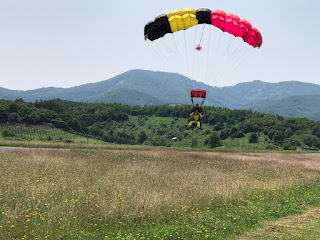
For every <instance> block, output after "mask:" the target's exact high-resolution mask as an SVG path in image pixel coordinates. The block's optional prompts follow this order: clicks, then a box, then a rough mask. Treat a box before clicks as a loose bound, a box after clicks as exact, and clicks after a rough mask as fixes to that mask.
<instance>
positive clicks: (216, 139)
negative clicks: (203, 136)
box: [209, 131, 222, 148]
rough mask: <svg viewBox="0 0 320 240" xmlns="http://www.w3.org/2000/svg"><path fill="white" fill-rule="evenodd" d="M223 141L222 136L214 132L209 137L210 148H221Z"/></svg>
mask: <svg viewBox="0 0 320 240" xmlns="http://www.w3.org/2000/svg"><path fill="white" fill-rule="evenodd" d="M221 145H222V144H221V139H220V136H219V134H218V133H217V132H215V131H214V132H212V133H211V134H210V136H209V146H210V147H211V148H216V147H219V146H221Z"/></svg>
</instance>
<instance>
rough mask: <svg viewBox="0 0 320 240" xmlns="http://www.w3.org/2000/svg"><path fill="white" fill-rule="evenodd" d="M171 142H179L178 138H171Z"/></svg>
mask: <svg viewBox="0 0 320 240" xmlns="http://www.w3.org/2000/svg"><path fill="white" fill-rule="evenodd" d="M171 141H172V142H179V138H177V137H173V138H171Z"/></svg>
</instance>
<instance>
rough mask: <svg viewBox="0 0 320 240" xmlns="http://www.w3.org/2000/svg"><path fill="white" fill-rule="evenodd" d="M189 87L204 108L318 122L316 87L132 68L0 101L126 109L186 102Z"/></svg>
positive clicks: (7, 94) (4, 93)
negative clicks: (202, 93) (202, 98)
mask: <svg viewBox="0 0 320 240" xmlns="http://www.w3.org/2000/svg"><path fill="white" fill-rule="evenodd" d="M190 89H205V90H206V91H207V99H206V103H205V104H206V105H214V106H220V107H227V108H231V109H249V108H251V109H253V110H256V111H261V112H267V113H273V114H279V115H282V116H287V117H290V116H292V117H307V118H311V119H314V120H320V104H318V103H319V96H320V85H316V84H311V83H303V82H298V81H287V82H280V83H267V82H262V81H259V80H255V81H252V82H246V83H240V84H237V85H235V86H231V87H221V88H218V87H212V86H209V85H206V84H204V83H202V82H197V81H194V80H191V79H189V78H187V77H185V76H182V75H180V74H176V73H165V72H154V71H147V70H131V71H128V72H125V73H123V74H120V75H118V76H115V77H113V78H111V79H109V80H105V81H101V82H97V83H89V84H84V85H80V86H76V87H70V88H54V87H49V88H40V89H35V90H28V91H15V90H9V89H5V88H0V98H2V99H16V98H22V99H23V100H25V101H31V102H33V101H35V100H40V99H42V100H48V99H53V98H61V99H64V100H69V101H76V102H105V103H109V102H118V103H122V104H128V105H163V104H190V96H189V94H190Z"/></svg>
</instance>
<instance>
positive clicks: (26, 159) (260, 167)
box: [0, 145, 320, 239]
mask: <svg viewBox="0 0 320 240" xmlns="http://www.w3.org/2000/svg"><path fill="white" fill-rule="evenodd" d="M86 146H87V145H86ZM170 149H171V148H170ZM0 151H1V152H0V153H1V154H0V239H233V238H236V237H239V236H240V235H241V234H242V233H245V232H248V231H252V230H253V229H255V228H257V227H259V226H260V227H261V226H262V225H261V224H262V223H263V221H265V220H275V219H277V218H278V217H281V216H286V215H290V214H297V213H299V212H302V211H304V210H306V209H308V208H310V207H313V206H317V205H319V204H320V187H319V182H320V181H319V180H320V155H303V154H299V155H298V154H284V153H273V152H265V153H240V152H239V153H237V152H234V153H226V152H201V151H198V152H195V151H192V152H190V151H172V150H170V151H167V150H162V149H159V148H151V147H150V148H141V149H139V148H138V147H137V148H136V149H134V148H133V147H132V146H130V147H128V148H127V149H122V150H117V148H115V150H110V149H109V150H108V149H105V150H99V149H91V150H85V149H56V150H54V149H47V150H46V149H16V150H14V149H11V150H0Z"/></svg>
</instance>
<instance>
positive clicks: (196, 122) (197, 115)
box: [187, 109, 203, 129]
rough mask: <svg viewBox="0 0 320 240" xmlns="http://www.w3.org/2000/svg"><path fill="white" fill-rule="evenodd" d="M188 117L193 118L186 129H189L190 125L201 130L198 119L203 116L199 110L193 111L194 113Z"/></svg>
mask: <svg viewBox="0 0 320 240" xmlns="http://www.w3.org/2000/svg"><path fill="white" fill-rule="evenodd" d="M190 117H193V120H192V121H191V122H190V123H189V124H188V127H187V128H188V129H189V128H190V127H191V125H192V124H194V125H197V128H198V129H202V127H201V122H200V118H202V117H203V115H202V114H201V113H200V112H199V110H197V109H196V110H195V111H194V112H192V113H190Z"/></svg>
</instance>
